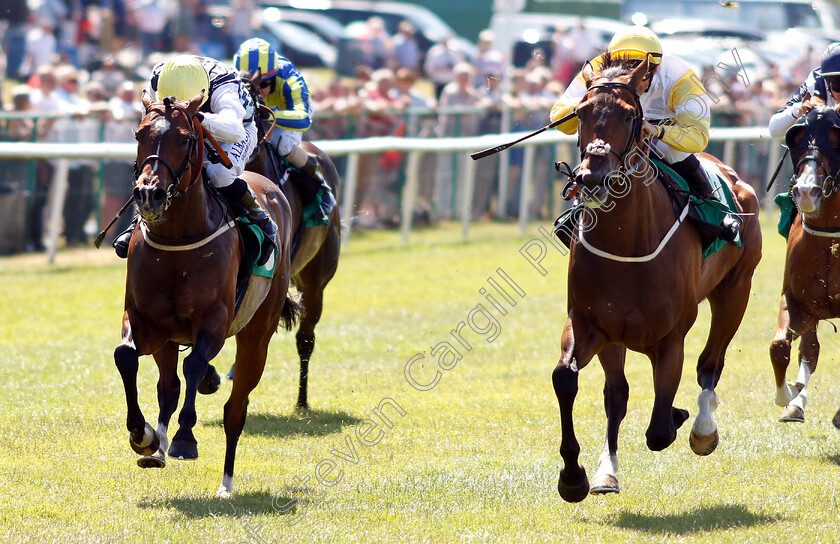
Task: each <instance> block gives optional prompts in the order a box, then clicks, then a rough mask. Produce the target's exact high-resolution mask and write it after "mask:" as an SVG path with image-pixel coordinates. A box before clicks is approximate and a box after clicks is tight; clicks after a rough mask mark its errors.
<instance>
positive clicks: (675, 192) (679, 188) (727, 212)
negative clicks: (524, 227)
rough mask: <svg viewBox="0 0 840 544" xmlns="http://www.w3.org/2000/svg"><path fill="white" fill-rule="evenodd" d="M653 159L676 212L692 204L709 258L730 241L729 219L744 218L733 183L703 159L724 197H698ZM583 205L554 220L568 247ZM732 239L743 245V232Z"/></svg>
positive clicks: (691, 214)
mask: <svg viewBox="0 0 840 544" xmlns="http://www.w3.org/2000/svg"><path fill="white" fill-rule="evenodd" d="M649 159H650V161H651V163H652V164H653V166H655V167H656V177H657V180H658V181H659V183H661V184H662V186H663V187H665V189H666V190H667V191H668V195H669V196H670V197H671V203H672V205H673V207H674V213H675V215H676V216H677V217H679V216H680V214H681V212H682V210H683V209H684V208H685V206H686V204H687V203H688V204H689V211H688V215H687V217H688V218H689V219H690V220H691V221H692V223H693V224H694V226H695V227H696V228H697V230H698V232H699V233H700V241H701V244H702V247H703V258H704V259H706V258H708V257H710V256H712V255H713V254H714V253H715V252H717V251H718V250H719V249H720V248H722V247H724V246H725V245H726V244H727V242H726V241H725V240H722V239H721V238H720V236H721V233H723V232H724V230H725V229H726V228H727V227H725V226H724V225H725V224H726V222H727V221H740V220H739V219H738V218H737V214H738V213H739V211H738V208H737V206H736V205H735V201H734V199H733V198H732V192H731V191H730V189H729V186H728V185H727V184H726V183H725V182H724V181H723V179H722V178H721V177H720V175H719V174H718V173H717V172H716V171H715V170H712V169H710V168H709V166H708V165H707V164H706V163H704V162H703V161H701V165H702V166H703V168H704V170H705V171H706V176H707V177H708V178H709V181H710V183H711V185H712V190H713V191H714V192H715V194H716V195H717V196H718V197H719V199H720V201H719V202H718V201H713V200H704V199H701V198H698V197H696V196H694V195H692V194H691V193H690V192H689V187H688V182H686V181H685V179H683V177H682V176H680V175H679V174H677V173H676V172H675V171H674V170H673V169H672V168H670V167H669V166H668V165H667V164H665V163H663V162H662V161H660V160H658V159H656V158H653V157H649ZM558 169H559V167H558ZM721 195H722V197H721ZM582 209H583V203H580V202H578V203H576V204H574V205H573V206H572V208H571V209H569V210H567V211H565V212H564V213H562V214H561V215H560V216H559V217H558V218H557V220H556V221H555V222H554V233H555V235H556V236H557V238H558V239H559V240H560V241H561V242H562V243H563V245H565V246H566V247H571V239H572V235H573V234H572V233H573V232H574V228H573V227H572V228H570V226H569V225H577V224H578V223H579V221H580V220H581V218H580V213H581V211H582ZM732 243H734V244H735V245H736V246H739V247H740V245H741V238H740V234H739V235H738V236H737V237H736V238H735V240H733V242H732Z"/></svg>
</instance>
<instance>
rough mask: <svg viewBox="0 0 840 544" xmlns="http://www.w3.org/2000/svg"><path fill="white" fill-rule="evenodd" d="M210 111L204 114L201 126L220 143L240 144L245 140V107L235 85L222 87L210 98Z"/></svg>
mask: <svg viewBox="0 0 840 544" xmlns="http://www.w3.org/2000/svg"><path fill="white" fill-rule="evenodd" d="M210 109H211V110H212V112H213V113H205V114H204V119H203V120H202V121H201V126H203V127H204V128H206V129H207V130H208V131H210V134H212V135H213V137H214V138H216V139H217V140H218V141H220V142H241V141H242V140H244V139H245V137H246V134H245V126H244V125H243V124H242V121H243V120H244V119H245V107H244V106H242V102H241V101H240V98H239V92H238V89H237V87H236V86H235V85H222V86H221V87H219V88H218V89H217V90H216V91H215V92H214V93H213V96H212V97H211V102H210Z"/></svg>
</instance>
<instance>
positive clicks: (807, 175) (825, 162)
mask: <svg viewBox="0 0 840 544" xmlns="http://www.w3.org/2000/svg"><path fill="white" fill-rule="evenodd" d="M785 142H786V143H787V146H788V148H789V149H790V157H791V160H792V161H793V166H794V174H793V178H791V182H790V196H791V198H792V199H793V201H794V203H795V204H796V207H797V208H799V211H800V212H802V213H803V214H814V213H817V212H818V211H819V209H820V205H821V204H822V202H823V200H824V199H825V198H827V197H828V196H830V195H831V194H832V193H833V192H834V191H836V190H837V187H836V181H835V178H836V176H837V170H838V168H840V115H838V113H837V110H835V109H833V108H829V107H826V106H820V105H818V106H815V107H814V108H812V109H811V111H809V112H808V113H807V114H806V115H805V116H803V117H802V119H800V120H799V122H797V123H796V124H795V125H793V126H792V127H790V128H789V129H788V131H787V134H786V135H785Z"/></svg>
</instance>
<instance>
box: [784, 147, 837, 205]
mask: <svg viewBox="0 0 840 544" xmlns="http://www.w3.org/2000/svg"><path fill="white" fill-rule="evenodd" d="M818 151H819V147H817V145H816V144H815V143H814V142H811V143H809V144H808V152H807V154H806V155H805V156H804V157H802V158H800V159H799V160H798V161H797V162H796V165H794V168H793V176H791V178H790V187H789V188H788V193H789V194H790V197H791V199H793V189H794V187H795V186H796V180H797V179H798V178H799V175H798V174H797V173H798V172H799V167H800V166H802V165H803V164H805V163H806V162H815V163H817V167H818V168H821V169H822V171H823V172H825V179H823V183H822V194H823V197H824V198H828V197H830V196H831V195H832V194H834V193H835V192H836V191H837V184H836V183H835V178H836V177H837V173H838V172H837V170H834V169H832V168H831V164H830V162H829V161H828V158H827V157H826V158H823V157H820V156H818V155H817V152H818ZM831 172H834V173H833V174H832V173H831Z"/></svg>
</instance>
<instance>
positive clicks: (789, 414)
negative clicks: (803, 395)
mask: <svg viewBox="0 0 840 544" xmlns="http://www.w3.org/2000/svg"><path fill="white" fill-rule="evenodd" d="M835 419H837V418H836V416H835ZM779 421H794V422H796V423H805V410H803V409H802V408H800V407H799V406H794V405H793V404H788V405H787V406H785V408H784V410H782V417H780V418H779Z"/></svg>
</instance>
